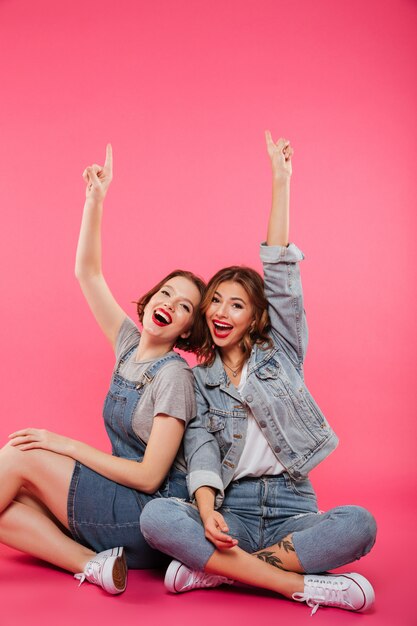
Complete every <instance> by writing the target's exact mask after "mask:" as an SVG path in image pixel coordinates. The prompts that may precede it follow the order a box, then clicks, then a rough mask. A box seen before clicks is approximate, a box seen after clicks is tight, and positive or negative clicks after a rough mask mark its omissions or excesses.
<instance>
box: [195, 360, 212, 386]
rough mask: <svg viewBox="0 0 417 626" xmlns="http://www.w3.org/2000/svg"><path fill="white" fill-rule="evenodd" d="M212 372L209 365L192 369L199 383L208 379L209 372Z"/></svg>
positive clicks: (196, 366)
mask: <svg viewBox="0 0 417 626" xmlns="http://www.w3.org/2000/svg"><path fill="white" fill-rule="evenodd" d="M209 370H210V367H209V366H208V365H201V364H200V365H195V366H194V367H193V369H192V374H193V376H194V380H195V381H196V382H197V383H200V382H203V381H204V380H205V379H206V376H207V372H208V371H209Z"/></svg>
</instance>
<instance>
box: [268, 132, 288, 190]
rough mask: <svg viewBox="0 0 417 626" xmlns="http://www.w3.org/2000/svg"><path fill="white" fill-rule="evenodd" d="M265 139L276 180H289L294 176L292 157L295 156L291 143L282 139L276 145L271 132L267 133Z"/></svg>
mask: <svg viewBox="0 0 417 626" xmlns="http://www.w3.org/2000/svg"><path fill="white" fill-rule="evenodd" d="M265 139H266V148H267V150H268V154H269V157H270V159H271V165H272V172H273V175H274V178H275V179H276V180H283V181H284V180H288V179H289V178H290V176H291V174H292V164H291V157H292V155H293V154H294V150H293V149H292V147H291V145H290V142H289V141H288V140H287V139H283V138H282V137H280V139H278V141H277V142H276V143H274V142H273V140H272V136H271V133H270V131H269V130H266V131H265Z"/></svg>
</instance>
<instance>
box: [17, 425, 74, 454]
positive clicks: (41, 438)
mask: <svg viewBox="0 0 417 626" xmlns="http://www.w3.org/2000/svg"><path fill="white" fill-rule="evenodd" d="M9 440H10V441H9V443H10V445H11V446H15V447H16V448H19V450H35V449H36V448H41V449H42V450H50V451H51V452H56V453H57V454H63V455H65V456H71V453H72V451H73V443H74V441H73V440H72V439H69V438H68V437H64V436H62V435H57V434H56V433H50V432H49V431H48V430H44V429H43V428H42V429H41V428H25V429H24V430H17V431H16V432H15V433H12V434H11V435H9Z"/></svg>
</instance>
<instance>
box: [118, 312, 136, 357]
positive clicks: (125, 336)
mask: <svg viewBox="0 0 417 626" xmlns="http://www.w3.org/2000/svg"><path fill="white" fill-rule="evenodd" d="M139 339H140V332H139V328H138V327H137V326H136V324H135V322H134V321H133V320H132V319H131V318H130V317H127V316H126V317H125V319H124V320H123V323H122V325H121V326H120V330H119V333H118V335H117V338H116V346H115V352H116V358H119V357H121V356H122V354H123V353H124V352H126V350H129V348H131V347H132V346H134V345H137V344H138V343H139Z"/></svg>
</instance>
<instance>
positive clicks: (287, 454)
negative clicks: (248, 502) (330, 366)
mask: <svg viewBox="0 0 417 626" xmlns="http://www.w3.org/2000/svg"><path fill="white" fill-rule="evenodd" d="M303 258H304V256H303V254H302V252H301V251H300V250H299V249H298V248H297V247H296V246H295V245H294V244H290V245H289V246H287V247H285V246H267V245H265V244H262V245H261V260H262V262H263V265H264V280H265V294H266V297H267V299H268V304H269V308H268V313H269V316H270V320H271V331H270V337H271V339H272V348H268V349H267V350H265V349H262V347H261V346H257V345H256V346H254V348H253V350H252V353H251V356H250V359H249V364H248V376H247V381H246V384H245V386H244V388H243V390H242V393H241V394H239V392H238V391H237V390H236V388H235V387H234V385H233V384H231V383H230V381H229V379H228V377H227V375H226V373H225V371H224V368H223V365H222V362H221V359H220V355H219V354H218V353H217V355H216V358H215V361H214V363H213V364H212V365H211V366H210V367H205V366H201V365H200V366H197V367H195V368H194V369H193V373H194V377H195V383H196V385H195V386H196V399H197V416H196V418H195V419H194V420H192V421H191V422H190V424H189V426H188V428H187V429H186V432H185V437H184V451H185V457H186V460H187V464H188V477H187V481H188V489H189V491H190V495H191V497H193V496H194V493H195V491H196V490H197V489H198V488H199V487H202V486H210V487H213V488H214V489H215V490H216V491H217V495H216V507H219V506H221V503H222V501H223V498H224V490H225V489H226V488H227V486H228V485H229V484H230V482H231V481H232V479H233V475H234V471H235V468H236V466H237V464H238V461H239V458H240V455H241V454H242V451H243V447H244V444H245V437H246V432H247V414H248V408H249V407H250V410H251V411H252V414H253V416H254V418H255V419H256V421H257V422H258V425H259V426H260V428H261V429H262V432H263V433H264V435H265V437H266V439H267V440H268V443H269V445H270V447H271V449H272V451H273V453H274V454H275V456H276V457H277V459H278V461H279V462H280V463H281V464H282V465H283V467H284V468H285V471H286V472H288V474H289V476H290V477H291V478H292V479H293V480H295V481H300V480H303V479H305V478H306V476H307V475H308V473H309V472H310V470H312V469H313V467H315V466H316V465H317V464H318V463H320V461H322V460H323V459H324V458H325V457H326V456H327V455H328V454H330V452H332V451H333V450H334V449H335V447H336V446H337V444H338V439H337V437H336V435H335V433H334V432H333V431H332V429H331V428H330V426H329V424H328V422H327V420H326V418H325V417H324V415H323V414H322V412H321V411H320V409H319V407H318V406H317V404H316V402H315V401H314V399H313V397H312V396H311V394H310V392H309V391H308V389H307V387H306V386H305V383H304V376H303V360H304V355H305V351H306V347H307V336H308V333H307V324H306V319H305V312H304V307H303V292H302V287H301V279H300V272H299V263H298V262H299V261H301V260H302V259H303Z"/></svg>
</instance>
